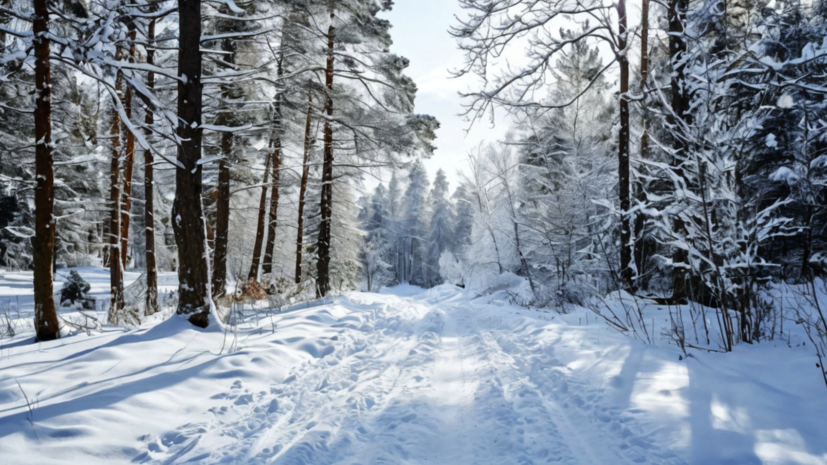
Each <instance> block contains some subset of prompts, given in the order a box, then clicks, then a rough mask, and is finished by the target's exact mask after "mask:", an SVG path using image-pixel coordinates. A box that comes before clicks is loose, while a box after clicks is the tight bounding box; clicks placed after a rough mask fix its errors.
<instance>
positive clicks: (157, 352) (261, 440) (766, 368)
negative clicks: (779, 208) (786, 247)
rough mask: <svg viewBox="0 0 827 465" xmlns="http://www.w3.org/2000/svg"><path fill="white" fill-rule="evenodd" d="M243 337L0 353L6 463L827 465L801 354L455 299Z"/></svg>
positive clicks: (62, 344) (29, 347)
mask: <svg viewBox="0 0 827 465" xmlns="http://www.w3.org/2000/svg"><path fill="white" fill-rule="evenodd" d="M84 274H86V275H89V273H88V272H85V273H84ZM92 274H94V273H92ZM14 279H15V278H14V277H12V278H9V277H8V275H7V277H6V278H4V279H3V280H2V281H0V293H3V294H4V296H2V297H0V300H1V299H4V298H5V299H11V300H14V298H13V297H10V296H12V295H13V293H14V292H19V293H20V294H22V295H25V293H26V292H30V291H29V290H27V288H26V286H25V285H23V283H21V282H19V281H14ZM14 289H18V290H19V291H15V290H14ZM240 321H241V322H240V324H239V325H238V327H237V330H236V334H233V333H232V332H225V331H222V330H220V329H219V328H212V329H211V330H207V331H202V330H197V329H195V328H192V327H191V326H189V324H188V323H186V322H185V321H183V320H181V319H178V318H177V317H172V318H169V319H167V320H166V321H153V322H148V323H146V324H145V325H143V326H141V327H140V328H137V329H132V330H111V329H108V330H106V331H105V332H103V333H93V334H92V335H91V336H89V335H86V334H80V335H75V336H71V337H65V338H63V339H60V340H57V341H53V342H49V343H42V344H31V343H29V341H30V340H31V334H30V333H28V334H27V333H26V332H25V331H23V332H21V333H20V334H18V335H17V336H16V337H15V338H13V339H10V340H9V339H6V340H0V463H4V464H5V463H9V464H26V463H31V464H48V463H106V464H111V463H233V464H235V463H239V464H241V463H276V464H334V463H342V464H373V463H388V464H420V463H434V464H534V463H537V464H539V463H564V464H595V465H598V464H599V465H603V464H632V463H650V464H683V463H691V464H808V465H809V464H827V392H826V391H825V388H824V386H823V384H822V381H821V379H820V376H819V373H818V371H817V369H815V368H814V367H813V363H814V359H813V356H812V354H811V353H810V352H809V351H808V350H807V349H806V348H804V347H792V348H789V347H787V346H786V345H785V344H782V343H778V344H774V343H772V342H770V343H761V344H756V345H753V346H748V345H741V346H738V347H737V348H736V351H735V352H733V353H730V354H708V353H704V352H695V353H694V356H693V357H690V358H688V359H683V360H679V358H680V355H681V352H680V351H679V350H678V349H677V348H675V347H674V346H671V345H666V344H665V342H662V343H660V344H657V345H655V346H652V345H645V344H642V343H640V342H638V341H635V340H633V339H631V338H627V337H624V336H622V335H620V334H619V333H617V332H615V331H613V330H611V329H609V328H607V326H606V325H605V324H604V323H602V322H601V321H599V320H597V321H596V319H595V318H594V316H593V315H592V316H591V317H590V318H589V324H586V313H585V311H580V312H574V313H572V314H569V315H562V316H561V315H558V314H557V313H554V312H545V311H538V310H527V309H524V308H521V307H517V306H514V305H511V304H509V303H508V299H507V296H505V294H503V293H499V294H494V295H491V296H485V297H478V296H475V295H473V294H471V293H470V292H469V291H464V290H462V289H458V288H455V287H452V286H447V285H446V286H439V287H437V288H434V289H430V290H422V289H419V288H413V287H397V288H393V289H390V290H388V291H386V292H384V293H381V294H374V293H350V294H346V295H343V296H339V297H335V298H332V299H329V300H327V301H324V302H315V303H313V302H311V303H307V304H301V305H297V306H294V307H292V308H288V309H285V310H284V311H282V312H280V313H270V312H257V313H256V312H252V311H250V312H248V313H246V314H244V315H243V318H242V319H241V320H240ZM234 347H237V349H234V350H231V349H233V348H234ZM27 398H28V401H27Z"/></svg>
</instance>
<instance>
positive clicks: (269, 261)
mask: <svg viewBox="0 0 827 465" xmlns="http://www.w3.org/2000/svg"><path fill="white" fill-rule="evenodd" d="M273 145H275V149H274V150H273V155H272V159H273V161H272V163H271V167H272V170H273V175H272V178H273V182H272V184H271V187H270V215H269V221H268V222H267V246H266V247H265V249H264V261H263V262H262V264H261V269H262V271H263V272H264V273H265V274H267V273H272V272H273V249H274V247H275V244H276V232H277V228H278V221H279V214H278V211H279V179H280V178H281V176H280V175H281V173H280V169H281V138H278V137H277V138H276V140H275V142H274V143H273Z"/></svg>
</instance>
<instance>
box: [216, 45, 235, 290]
mask: <svg viewBox="0 0 827 465" xmlns="http://www.w3.org/2000/svg"><path fill="white" fill-rule="evenodd" d="M221 49H222V51H224V52H225V53H226V54H225V55H224V61H226V62H227V63H230V64H233V63H235V47H234V45H233V42H232V40H231V39H224V40H222V41H221ZM228 99H229V95H228ZM232 111H233V110H231V109H229V108H227V109H224V110H223V111H222V113H221V114H220V115H219V120H220V123H219V124H223V125H227V126H230V125H233V124H235V121H234V118H233V117H232ZM234 138H235V137H234V135H233V133H232V132H223V133H221V157H222V158H221V161H220V162H219V163H218V190H217V191H218V192H217V194H218V197H217V198H216V201H215V236H214V243H213V244H214V245H213V268H212V273H213V274H212V296H213V298H215V299H217V298H219V297H222V296H224V295H225V294H226V293H227V250H228V242H229V238H230V160H231V158H232V156H233V142H234Z"/></svg>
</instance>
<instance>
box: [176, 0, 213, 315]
mask: <svg viewBox="0 0 827 465" xmlns="http://www.w3.org/2000/svg"><path fill="white" fill-rule="evenodd" d="M178 25H179V26H178V30H179V39H178V77H179V80H178V121H179V122H178V128H177V135H178V138H179V140H180V141H181V142H180V143H179V145H178V158H177V161H178V164H179V165H180V166H179V167H178V168H177V169H176V170H175V201H174V202H173V206H172V226H173V230H174V231H175V243H176V245H177V246H178V264H179V265H178V283H179V284H178V310H177V312H178V314H181V315H189V321H190V322H191V323H192V324H194V325H196V326H199V327H202V328H205V327H207V326H208V325H209V311H210V306H211V302H210V276H209V272H208V270H209V262H208V257H207V250H206V238H205V233H204V215H203V209H202V206H201V187H202V168H201V164H200V163H199V160H200V159H201V134H202V131H203V130H202V128H201V112H202V107H201V101H202V91H203V84H202V82H201V0H186V1H180V2H178Z"/></svg>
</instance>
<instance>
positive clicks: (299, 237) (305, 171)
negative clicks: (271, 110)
mask: <svg viewBox="0 0 827 465" xmlns="http://www.w3.org/2000/svg"><path fill="white" fill-rule="evenodd" d="M312 117H313V93H312V92H311V91H310V90H309V89H308V92H307V121H306V122H305V126H304V159H303V160H302V180H301V185H300V187H299V219H298V226H297V228H296V230H297V232H296V284H299V283H301V281H302V252H303V248H304V203H305V200H304V198H305V195H306V194H307V178H308V176H309V175H310V163H309V162H310V150H311V149H312V148H313V138H312V137H311V133H310V125H311V123H312Z"/></svg>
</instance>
